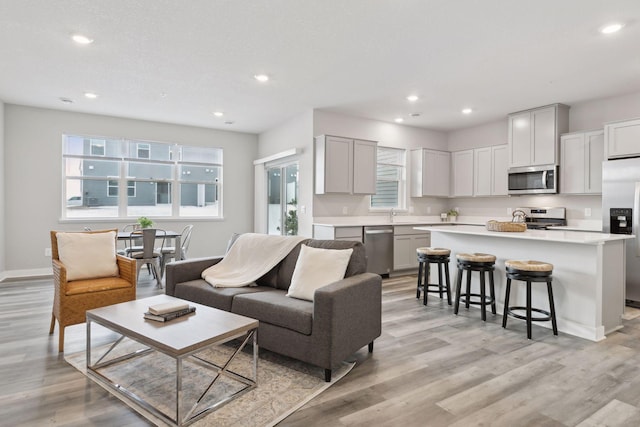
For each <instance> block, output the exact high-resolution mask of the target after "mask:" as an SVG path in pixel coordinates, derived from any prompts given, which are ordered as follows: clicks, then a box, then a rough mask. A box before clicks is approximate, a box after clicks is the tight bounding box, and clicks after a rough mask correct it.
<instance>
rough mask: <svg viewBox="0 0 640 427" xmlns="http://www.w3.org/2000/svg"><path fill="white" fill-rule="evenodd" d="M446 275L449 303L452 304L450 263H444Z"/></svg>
mask: <svg viewBox="0 0 640 427" xmlns="http://www.w3.org/2000/svg"><path fill="white" fill-rule="evenodd" d="M444 277H445V280H446V281H447V303H448V304H449V305H451V283H450V282H449V263H446V264H445V265H444Z"/></svg>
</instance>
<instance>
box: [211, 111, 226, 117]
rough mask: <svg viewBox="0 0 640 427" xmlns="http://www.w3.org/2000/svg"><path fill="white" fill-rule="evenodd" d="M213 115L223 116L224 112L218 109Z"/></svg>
mask: <svg viewBox="0 0 640 427" xmlns="http://www.w3.org/2000/svg"><path fill="white" fill-rule="evenodd" d="M213 115H214V116H216V117H222V116H224V113H223V112H222V111H216V112H214V113H213Z"/></svg>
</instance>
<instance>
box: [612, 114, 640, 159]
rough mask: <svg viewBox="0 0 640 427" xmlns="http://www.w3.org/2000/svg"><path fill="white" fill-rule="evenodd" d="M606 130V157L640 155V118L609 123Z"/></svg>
mask: <svg viewBox="0 0 640 427" xmlns="http://www.w3.org/2000/svg"><path fill="white" fill-rule="evenodd" d="M604 132H605V150H606V152H605V158H606V159H615V158H619V157H630V156H638V155H640V118H639V119H633V120H624V121H620V122H615V123H608V124H606V125H605V127H604Z"/></svg>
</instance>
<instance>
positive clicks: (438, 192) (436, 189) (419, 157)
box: [411, 148, 451, 197]
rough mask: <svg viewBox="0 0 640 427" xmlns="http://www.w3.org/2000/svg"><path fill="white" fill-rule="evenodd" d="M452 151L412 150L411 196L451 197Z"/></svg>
mask: <svg viewBox="0 0 640 427" xmlns="http://www.w3.org/2000/svg"><path fill="white" fill-rule="evenodd" d="M450 163H451V153H449V152H447V151H437V150H428V149H424V148H421V149H417V150H411V197H422V196H434V197H449V182H450V177H449V174H450Z"/></svg>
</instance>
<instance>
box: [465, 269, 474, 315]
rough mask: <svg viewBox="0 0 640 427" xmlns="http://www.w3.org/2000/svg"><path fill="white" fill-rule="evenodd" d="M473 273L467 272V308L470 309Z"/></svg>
mask: <svg viewBox="0 0 640 427" xmlns="http://www.w3.org/2000/svg"><path fill="white" fill-rule="evenodd" d="M471 271H473V270H467V297H466V298H465V307H466V308H469V300H470V299H471Z"/></svg>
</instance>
